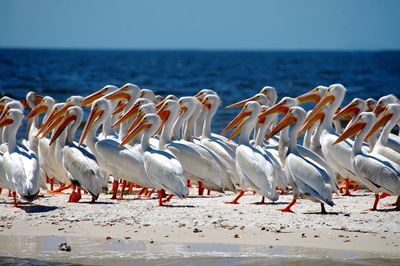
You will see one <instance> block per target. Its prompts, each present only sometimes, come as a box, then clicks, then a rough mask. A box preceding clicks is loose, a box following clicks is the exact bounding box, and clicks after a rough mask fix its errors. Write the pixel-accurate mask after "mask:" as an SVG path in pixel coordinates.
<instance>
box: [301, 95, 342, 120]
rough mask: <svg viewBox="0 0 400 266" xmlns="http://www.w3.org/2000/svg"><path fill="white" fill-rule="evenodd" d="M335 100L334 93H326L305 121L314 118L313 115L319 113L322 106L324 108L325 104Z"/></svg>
mask: <svg viewBox="0 0 400 266" xmlns="http://www.w3.org/2000/svg"><path fill="white" fill-rule="evenodd" d="M334 100H335V96H333V95H328V93H327V94H325V95H324V97H322V98H321V100H320V101H319V102H318V104H317V105H316V106H315V107H314V109H313V110H312V111H311V113H310V114H309V115H308V116H307V118H306V121H305V122H304V123H308V121H309V120H310V119H312V117H313V116H314V115H316V114H317V113H319V112H320V111H321V110H322V108H324V106H325V105H328V104H331V103H333V101H334Z"/></svg>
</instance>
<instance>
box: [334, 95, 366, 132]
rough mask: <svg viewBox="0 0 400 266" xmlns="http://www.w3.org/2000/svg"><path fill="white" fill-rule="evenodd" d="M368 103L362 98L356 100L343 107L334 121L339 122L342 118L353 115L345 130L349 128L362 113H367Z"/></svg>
mask: <svg viewBox="0 0 400 266" xmlns="http://www.w3.org/2000/svg"><path fill="white" fill-rule="evenodd" d="M367 108H368V106H367V103H366V102H365V101H364V100H363V99H360V98H354V99H353V100H352V101H351V102H350V103H349V104H347V105H346V106H345V107H343V108H342V109H341V110H340V111H339V112H338V113H336V114H335V115H334V116H333V119H334V120H337V119H339V118H342V117H346V116H348V115H350V116H351V115H353V117H352V119H351V120H350V122H349V123H348V124H347V125H346V127H345V128H344V130H346V129H347V128H349V127H350V126H351V125H352V124H353V123H354V122H355V121H357V119H358V116H359V115H360V114H361V113H362V112H365V111H367Z"/></svg>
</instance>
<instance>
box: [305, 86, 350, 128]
mask: <svg viewBox="0 0 400 266" xmlns="http://www.w3.org/2000/svg"><path fill="white" fill-rule="evenodd" d="M345 94H346V88H345V87H344V86H343V85H342V84H333V85H330V86H329V88H328V90H327V91H326V93H325V95H324V96H323V97H322V98H321V100H320V101H319V102H318V104H317V105H316V106H315V107H314V109H313V110H312V111H311V113H310V114H309V115H308V118H307V119H306V123H307V122H308V120H309V119H312V117H313V116H314V115H316V114H318V113H319V112H320V111H321V110H322V109H323V108H324V106H326V105H332V106H333V107H335V111H336V109H337V108H338V107H339V105H340V103H341V102H342V101H343V98H344V95H345Z"/></svg>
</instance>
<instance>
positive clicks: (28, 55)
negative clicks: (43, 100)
mask: <svg viewBox="0 0 400 266" xmlns="http://www.w3.org/2000/svg"><path fill="white" fill-rule="evenodd" d="M126 82H132V83H135V84H138V85H139V86H140V87H143V88H149V89H153V90H155V91H156V92H157V93H159V94H161V95H164V96H165V95H167V94H170V93H172V94H175V95H177V96H183V95H193V94H195V93H196V92H197V91H199V90H200V89H202V88H210V89H214V90H215V91H217V92H218V93H219V95H220V96H221V98H222V100H223V105H227V104H229V103H233V102H235V101H238V100H241V99H243V98H246V97H249V96H252V95H254V94H255V93H256V92H258V91H259V90H260V89H261V88H262V87H263V86H266V85H271V86H274V87H276V89H277V91H278V94H279V97H283V96H297V95H299V94H301V93H304V92H306V91H308V90H310V89H312V88H314V87H315V86H317V85H330V84H332V83H342V84H344V85H345V86H346V88H347V89H348V93H347V95H346V100H345V101H349V100H351V99H352V98H354V97H361V98H368V97H375V98H377V97H380V96H382V95H384V94H387V93H395V94H399V91H400V90H399V86H400V52H272V51H270V52H262V51H254V52H250V51H249V52H246V51H93V50H8V49H0V94H1V95H10V96H13V97H16V98H23V97H24V96H25V94H26V92H27V91H28V90H34V91H37V92H38V93H41V94H44V95H51V96H53V97H55V98H56V99H57V100H60V101H61V100H65V99H66V98H67V97H68V96H70V95H76V94H79V95H88V94H90V93H91V92H93V91H95V90H97V89H100V88H101V87H102V86H104V85H106V84H115V85H117V86H121V85H123V84H124V83H126ZM237 112H238V111H237V110H225V109H223V108H221V109H220V110H219V111H218V113H217V116H216V118H215V122H214V125H213V129H214V130H215V131H220V130H222V128H223V127H224V126H225V125H226V123H228V122H229V119H232V118H233V116H234V115H235V114H236V113H237Z"/></svg>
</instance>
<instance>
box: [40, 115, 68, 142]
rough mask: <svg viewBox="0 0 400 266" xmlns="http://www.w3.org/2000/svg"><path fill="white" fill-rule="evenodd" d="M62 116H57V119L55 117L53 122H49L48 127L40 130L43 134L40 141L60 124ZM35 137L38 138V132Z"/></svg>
mask: <svg viewBox="0 0 400 266" xmlns="http://www.w3.org/2000/svg"><path fill="white" fill-rule="evenodd" d="M63 118H64V117H63V116H58V117H56V118H55V119H53V120H51V121H50V125H48V126H47V127H43V129H42V128H41V129H42V131H41V132H43V131H44V132H43V133H41V134H42V136H41V137H40V139H42V138H44V137H46V136H47V135H48V134H50V132H51V131H52V130H53V129H55V128H56V127H57V126H58V125H59V124H60V123H61V121H62V120H63ZM37 136H39V132H38V133H37V134H36V136H35V137H37Z"/></svg>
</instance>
